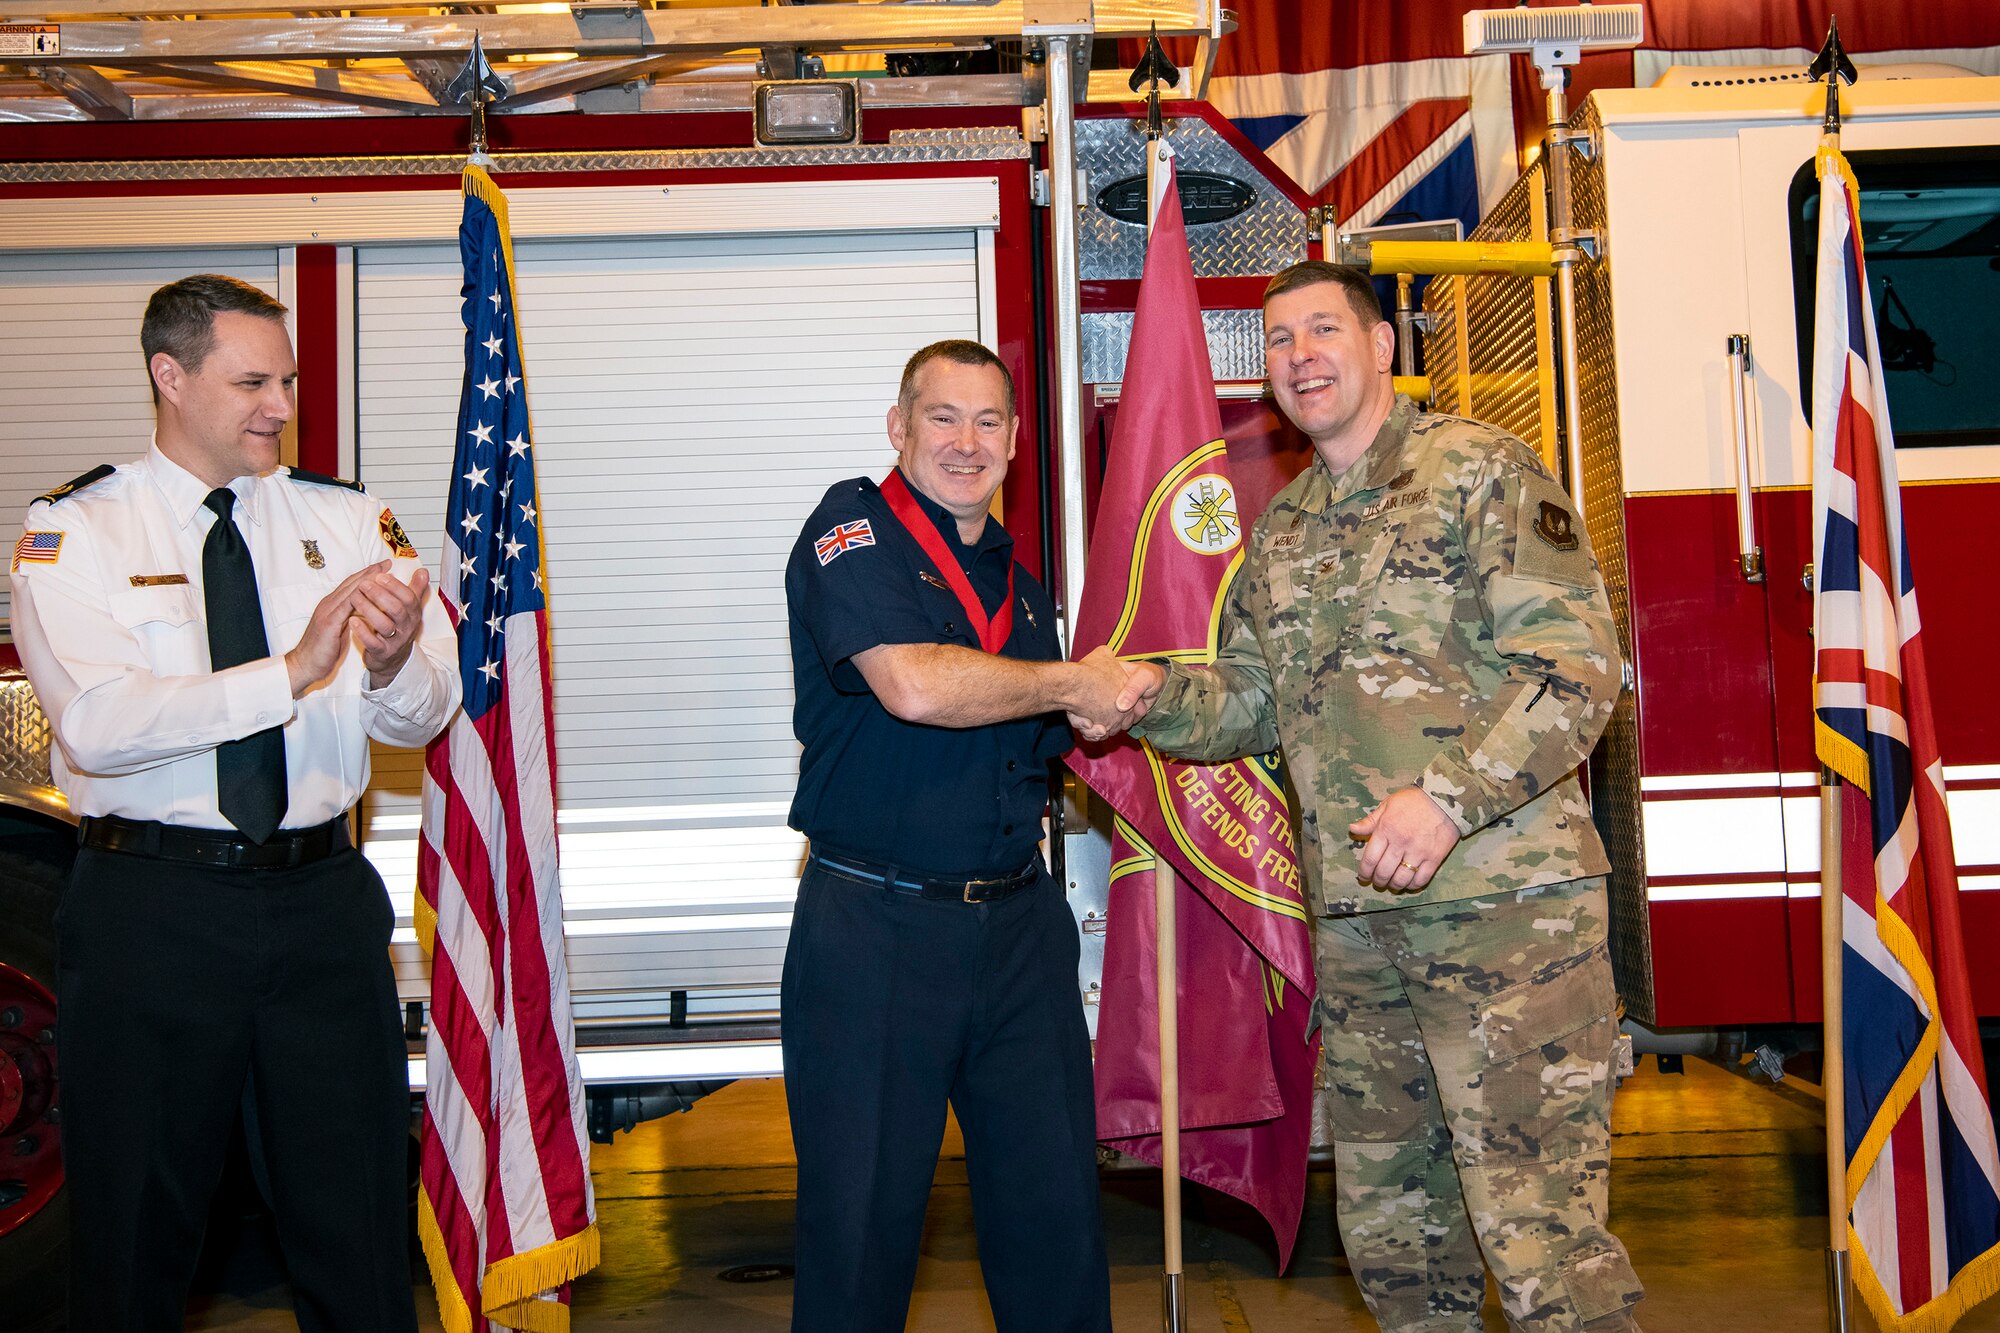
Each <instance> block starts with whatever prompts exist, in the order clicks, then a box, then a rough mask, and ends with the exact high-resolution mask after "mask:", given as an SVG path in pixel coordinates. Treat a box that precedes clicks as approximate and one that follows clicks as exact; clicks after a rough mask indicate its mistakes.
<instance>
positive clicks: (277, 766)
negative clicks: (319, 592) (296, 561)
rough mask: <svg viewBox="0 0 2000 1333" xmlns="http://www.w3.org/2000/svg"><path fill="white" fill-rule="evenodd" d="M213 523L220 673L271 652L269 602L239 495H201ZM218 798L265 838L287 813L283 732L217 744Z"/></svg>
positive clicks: (208, 570)
mask: <svg viewBox="0 0 2000 1333" xmlns="http://www.w3.org/2000/svg"><path fill="white" fill-rule="evenodd" d="M202 503H203V504H205V505H207V506H208V507H209V508H210V509H212V510H214V511H215V526H214V527H212V528H210V529H209V530H208V540H207V541H206V542H204V543H202V547H201V583H202V591H203V593H204V594H205V595H206V597H207V601H208V659H209V664H210V665H211V666H212V667H213V668H214V669H215V670H217V671H221V670H223V669H224V668H226V667H233V666H241V665H242V664H243V663H245V662H255V661H258V660H260V659H262V658H266V657H269V656H270V655H271V648H270V645H269V643H268V642H267V641H266V640H265V638H264V608H263V607H262V606H260V605H259V604H258V602H257V571H256V569H255V568H253V567H252V566H251V564H250V548H249V547H248V546H246V545H245V544H244V542H243V534H242V533H241V532H240V531H238V530H237V527H236V520H235V518H234V517H233V516H232V515H231V513H230V511H231V509H232V508H234V506H235V504H236V493H235V492H234V491H232V490H230V489H229V488H228V487H226V486H225V487H223V488H222V489H221V490H215V491H210V492H209V493H208V498H207V499H206V500H203V501H202ZM215 785H216V800H217V803H218V804H219V805H220V806H221V808H222V815H223V818H225V819H227V820H228V821H229V822H230V823H232V824H234V825H236V827H237V828H239V829H241V830H242V831H243V835H244V836H245V837H247V838H249V839H250V840H251V841H252V842H263V841H264V840H265V839H266V838H268V837H270V836H271V834H272V833H273V832H274V831H275V830H276V829H277V827H278V821H279V820H281V819H283V818H284V817H285V804H286V793H285V734H284V732H283V731H282V730H281V729H279V728H277V727H271V728H269V729H267V730H264V731H260V732H257V733H256V734H255V735H251V736H245V737H244V738H243V739H242V740H238V741H224V742H223V743H222V744H221V745H218V746H217V747H216V749H215Z"/></svg>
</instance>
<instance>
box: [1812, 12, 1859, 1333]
mask: <svg viewBox="0 0 2000 1333" xmlns="http://www.w3.org/2000/svg"><path fill="white" fill-rule="evenodd" d="M1806 77H1807V78H1808V79H1811V80H1813V81H1814V82H1818V81H1819V80H1821V79H1824V80H1825V81H1826V114H1825V117H1824V118H1823V120H1822V121H1821V124H1820V132H1821V140H1820V142H1821V145H1822V146H1821V151H1820V154H1819V161H1820V168H1821V170H1825V169H1826V164H1827V152H1826V149H1827V147H1828V146H1831V148H1832V150H1833V153H1834V155H1836V156H1837V155H1838V154H1839V152H1840V85H1841V82H1842V80H1845V81H1846V82H1848V83H1853V82H1854V77H1855V72H1854V65H1853V63H1852V62H1850V61H1849V60H1848V58H1847V52H1846V51H1844V50H1842V49H1841V45H1840V21H1839V19H1837V18H1836V19H1833V20H1831V21H1830V22H1829V23H1828V25H1827V30H1826V42H1825V44H1824V45H1823V46H1821V47H1820V51H1819V54H1818V55H1817V56H1816V57H1814V59H1813V62H1812V64H1811V66H1810V67H1809V68H1808V69H1807V70H1806ZM1822 428H1823V426H1821V425H1820V424H1819V423H1815V429H1822ZM1815 454H1817V449H1815ZM1813 485H1814V490H1815V494H1814V497H1813V503H1814V506H1815V513H1817V506H1818V505H1819V504H1820V503H1821V497H1820V495H1819V494H1818V490H1819V487H1820V485H1821V479H1820V477H1819V476H1818V464H1817V461H1815V468H1814V478H1813ZM1813 535H1814V539H1815V542H1816V543H1817V541H1818V539H1819V538H1820V536H1821V533H1820V525H1819V523H1818V521H1817V519H1815V522H1814V531H1813ZM1824 555H1825V553H1824V552H1822V551H1819V550H1815V551H1814V552H1813V559H1814V560H1815V561H1818V560H1822V559H1824ZM1813 612H1814V614H1813V628H1814V631H1815V634H1816V635H1817V632H1818V630H1819V614H1818V612H1819V585H1818V582H1817V581H1815V582H1814V584H1813ZM1813 684H1814V694H1815V696H1817V694H1818V684H1819V683H1818V679H1817V673H1815V679H1814V683H1813ZM1814 703H1815V705H1817V703H1818V699H1817V697H1815V699H1814ZM1841 782H1842V779H1841V777H1840V775H1839V774H1837V773H1835V772H1833V771H1832V770H1831V769H1828V768H1824V767H1822V768H1821V770H1820V789H1819V977H1820V1006H1821V1016H1820V1023H1821V1037H1820V1046H1821V1068H1822V1071H1823V1072H1822V1073H1821V1075H1820V1081H1821V1086H1822V1087H1823V1088H1824V1090H1825V1099H1826V1216H1827V1246H1826V1326H1827V1330H1828V1333H1848V1330H1849V1328H1850V1327H1851V1320H1852V1318H1853V1312H1852V1309H1851V1306H1852V1303H1853V1292H1854V1282H1853V1276H1852V1273H1851V1271H1850V1268H1849V1255H1848V1249H1847V1220H1848V1209H1847V1044H1846V1032H1847V1028H1846V1021H1845V1020H1846V1015H1845V1009H1844V1005H1843V997H1842V986H1841V962H1842V958H1843V954H1844V936H1845V918H1846V905H1847V897H1846V894H1845V892H1844V891H1843V889H1842V887H1841V880H1842V875H1843V872H1844V870H1845V868H1846V866H1845V860H1844V858H1843V856H1842V836H1841V826H1840V825H1841V812H1840V803H1841V797H1842V790H1843V789H1842V786H1841Z"/></svg>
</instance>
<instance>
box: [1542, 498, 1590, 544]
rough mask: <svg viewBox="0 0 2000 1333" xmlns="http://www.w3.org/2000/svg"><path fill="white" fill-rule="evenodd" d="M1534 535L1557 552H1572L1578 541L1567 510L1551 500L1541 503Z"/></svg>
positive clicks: (1573, 524) (1574, 523)
mask: <svg viewBox="0 0 2000 1333" xmlns="http://www.w3.org/2000/svg"><path fill="white" fill-rule="evenodd" d="M1535 535H1536V536H1537V537H1540V538H1541V539H1542V540H1543V541H1545V542H1547V543H1548V544H1549V545H1550V546H1553V547H1554V548H1555V549H1556V550H1558V551H1574V550H1575V549H1576V548H1577V546H1578V544H1579V540H1580V539H1579V538H1578V537H1577V535H1576V521H1575V520H1574V519H1572V518H1571V517H1570V513H1569V510H1567V509H1564V508H1563V507H1562V506H1561V505H1559V504H1557V503H1555V502H1554V501H1552V500H1544V501H1542V511H1541V513H1540V514H1539V515H1538V516H1537V517H1536V519H1535Z"/></svg>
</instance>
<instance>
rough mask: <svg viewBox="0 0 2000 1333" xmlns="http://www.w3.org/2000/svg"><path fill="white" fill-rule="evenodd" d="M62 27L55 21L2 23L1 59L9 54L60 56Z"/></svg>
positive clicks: (0, 30) (0, 37)
mask: <svg viewBox="0 0 2000 1333" xmlns="http://www.w3.org/2000/svg"><path fill="white" fill-rule="evenodd" d="M61 54H62V28H61V27H59V26H58V25H56V24H54V23H34V24H30V23H0V60H4V59H6V58H7V57H9V56H59V55H61Z"/></svg>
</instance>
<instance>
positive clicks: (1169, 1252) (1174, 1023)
mask: <svg viewBox="0 0 2000 1333" xmlns="http://www.w3.org/2000/svg"><path fill="white" fill-rule="evenodd" d="M1152 112H1153V117H1152V124H1153V127H1154V128H1157V125H1158V115H1159V91H1158V86H1157V85H1155V88H1154V92H1153V99H1152ZM1173 156H1174V150H1173V149H1172V148H1171V147H1169V146H1168V144H1167V141H1166V139H1165V138H1164V137H1160V138H1156V139H1149V140H1148V143H1147V146H1146V233H1147V236H1148V238H1149V239H1150V237H1151V235H1152V229H1153V218H1154V216H1155V214H1156V213H1157V212H1158V211H1159V206H1160V192H1161V190H1163V189H1164V188H1166V183H1165V182H1166V180H1168V179H1171V172H1172V167H1171V165H1170V164H1171V163H1172V161H1173ZM1178 890H1179V885H1178V884H1177V883H1176V881H1175V877H1174V868H1173V866H1172V864H1170V863H1169V862H1168V861H1167V858H1166V857H1164V856H1158V855H1156V857H1155V859H1154V861H1153V965H1154V982H1155V987H1154V989H1155V993H1156V994H1158V996H1159V997H1160V1005H1159V1008H1160V1225H1161V1227H1162V1228H1163V1229H1164V1232H1165V1236H1164V1240H1165V1245H1164V1253H1163V1262H1162V1266H1161V1277H1160V1326H1161V1327H1162V1328H1163V1329H1164V1330H1165V1331H1166V1333H1181V1330H1182V1329H1183V1328H1184V1327H1185V1326H1186V1322H1185V1321H1186V1301H1185V1291H1184V1287H1183V1283H1184V1281H1185V1275H1184V1272H1183V1263H1182V1258H1181V1232H1182V1226H1181V1043H1180V1034H1181V1027H1180V969H1179V962H1180V948H1179V945H1178V943H1177V940H1178V936H1179V931H1178V929H1177V923H1176V921H1175V917H1174V908H1175V904H1176V903H1177V902H1178V901H1179V898H1180V894H1179V891H1178Z"/></svg>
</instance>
